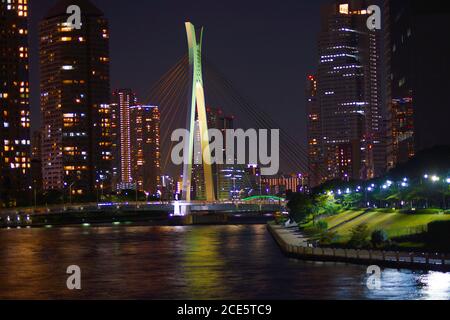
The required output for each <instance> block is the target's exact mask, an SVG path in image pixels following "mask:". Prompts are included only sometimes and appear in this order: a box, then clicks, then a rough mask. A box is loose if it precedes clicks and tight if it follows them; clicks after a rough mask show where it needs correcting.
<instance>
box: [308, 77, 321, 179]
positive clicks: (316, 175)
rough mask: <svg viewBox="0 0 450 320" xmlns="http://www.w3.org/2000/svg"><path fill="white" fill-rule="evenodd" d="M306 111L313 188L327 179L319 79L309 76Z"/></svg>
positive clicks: (309, 163) (309, 164)
mask: <svg viewBox="0 0 450 320" xmlns="http://www.w3.org/2000/svg"><path fill="white" fill-rule="evenodd" d="M306 110H307V117H308V118H307V139H308V169H309V176H310V184H311V186H312V187H315V186H318V185H320V184H321V183H322V182H324V179H325V178H326V177H325V176H324V174H323V172H324V161H323V151H322V143H321V142H322V139H323V137H322V124H321V114H320V107H319V103H318V101H317V78H316V76H315V75H309V76H308V77H307V80H306Z"/></svg>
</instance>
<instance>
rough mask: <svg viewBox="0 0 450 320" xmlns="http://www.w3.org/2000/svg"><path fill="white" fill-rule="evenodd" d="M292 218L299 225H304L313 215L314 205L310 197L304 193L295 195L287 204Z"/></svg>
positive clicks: (292, 195)
mask: <svg viewBox="0 0 450 320" xmlns="http://www.w3.org/2000/svg"><path fill="white" fill-rule="evenodd" d="M287 207H288V209H289V211H290V214H291V218H292V219H294V221H295V222H297V223H298V224H302V223H304V222H305V220H306V219H307V218H308V217H309V216H310V215H311V213H312V209H313V203H312V200H311V198H310V197H309V196H308V195H305V194H303V193H293V194H291V196H290V200H289V202H288V204H287Z"/></svg>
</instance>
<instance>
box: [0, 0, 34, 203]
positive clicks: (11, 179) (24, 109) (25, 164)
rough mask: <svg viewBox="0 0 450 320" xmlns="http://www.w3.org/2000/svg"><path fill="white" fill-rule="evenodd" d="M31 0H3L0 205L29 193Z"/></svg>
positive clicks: (0, 19) (22, 200) (25, 199)
mask: <svg viewBox="0 0 450 320" xmlns="http://www.w3.org/2000/svg"><path fill="white" fill-rule="evenodd" d="M28 71H29V63H28V1H27V0H8V1H4V0H2V1H0V207H5V206H7V207H9V206H16V205H24V204H27V203H28V202H29V195H30V186H31V184H30V183H31V181H30V168H31V163H30V161H31V160H30V151H31V150H30V105H29V82H28Z"/></svg>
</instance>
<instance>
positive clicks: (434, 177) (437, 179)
mask: <svg viewBox="0 0 450 320" xmlns="http://www.w3.org/2000/svg"><path fill="white" fill-rule="evenodd" d="M440 180H441V178H439V177H438V176H432V177H431V181H433V182H439V181H440Z"/></svg>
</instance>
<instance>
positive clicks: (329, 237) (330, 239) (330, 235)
mask: <svg viewBox="0 0 450 320" xmlns="http://www.w3.org/2000/svg"><path fill="white" fill-rule="evenodd" d="M338 238H339V236H338V234H337V233H336V232H333V231H325V232H323V233H322V234H321V235H320V237H319V244H320V245H322V246H327V245H330V244H332V243H334V242H336V241H337V240H338Z"/></svg>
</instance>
